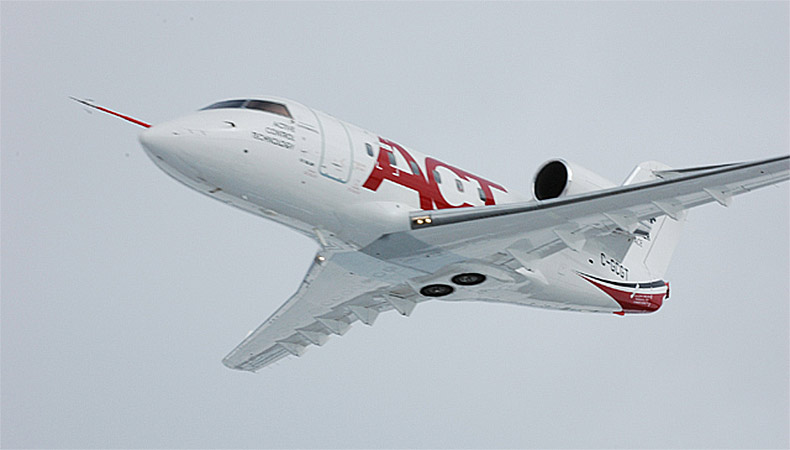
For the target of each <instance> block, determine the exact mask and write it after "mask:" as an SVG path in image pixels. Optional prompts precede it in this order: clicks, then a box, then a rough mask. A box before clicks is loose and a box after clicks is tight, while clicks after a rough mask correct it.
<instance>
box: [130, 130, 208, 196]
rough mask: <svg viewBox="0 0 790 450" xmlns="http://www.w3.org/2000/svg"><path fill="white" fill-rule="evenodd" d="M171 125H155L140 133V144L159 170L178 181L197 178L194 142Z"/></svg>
mask: <svg viewBox="0 0 790 450" xmlns="http://www.w3.org/2000/svg"><path fill="white" fill-rule="evenodd" d="M177 130H178V128H177V127H173V126H172V124H163V125H156V126H152V127H151V128H148V129H147V130H145V131H143V132H142V133H140V136H139V138H138V139H139V140H140V144H141V145H142V146H143V148H144V149H145V152H146V154H148V157H149V158H151V160H152V161H153V162H154V164H156V165H157V166H158V167H159V168H160V169H162V170H163V171H165V172H166V173H167V174H169V175H171V176H172V177H174V178H176V179H177V180H179V181H182V182H184V183H186V179H195V178H197V177H198V176H199V173H198V170H197V169H196V167H195V165H196V164H197V161H195V155H194V152H192V151H190V149H192V148H193V147H194V146H195V144H196V142H193V140H190V139H189V138H188V137H187V136H184V135H183V133H180V132H179V131H177Z"/></svg>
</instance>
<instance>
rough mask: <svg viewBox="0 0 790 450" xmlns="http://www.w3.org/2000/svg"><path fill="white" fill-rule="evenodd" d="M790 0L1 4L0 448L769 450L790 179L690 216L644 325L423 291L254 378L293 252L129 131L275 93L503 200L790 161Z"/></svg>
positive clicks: (777, 391)
mask: <svg viewBox="0 0 790 450" xmlns="http://www.w3.org/2000/svg"><path fill="white" fill-rule="evenodd" d="M788 16H789V11H788V3H787V2H774V3H752V2H750V3H735V2H727V3H713V2H706V3H678V2H672V3H664V2H651V3H622V2H613V3H577V4H554V3H551V4H549V3H429V4H424V3H330V4H325V3H320V4H319V3H222V4H214V3H186V4H182V3H170V2H168V3H149V2H145V3H143V2H140V3H60V2H59V3H12V2H5V1H4V2H2V5H0V28H1V29H2V31H0V33H1V34H0V37H1V38H2V41H1V42H2V54H1V55H0V56H1V58H0V61H1V64H2V65H1V67H0V69H1V73H0V75H1V81H2V95H1V97H0V98H1V100H2V102H1V103H2V109H1V110H0V114H1V119H2V128H1V129H0V133H1V135H0V137H1V140H0V148H1V150H2V153H1V155H2V159H1V161H0V162H1V164H2V165H1V168H2V172H1V176H0V182H1V185H0V187H1V188H2V199H1V205H2V230H1V231H2V253H1V254H2V261H1V264H2V272H1V273H2V280H1V281H2V283H1V284H0V286H2V291H1V293H0V294H1V295H2V304H1V307H2V309H1V310H0V320H2V324H1V325H2V326H1V327H0V330H1V333H2V334H1V335H0V337H1V339H2V342H1V343H2V349H1V351H0V355H2V361H1V363H2V370H1V372H0V375H1V378H0V380H1V384H0V388H1V391H0V394H1V397H0V405H2V411H0V412H1V413H2V414H1V418H2V419H1V420H2V421H1V422H0V426H1V428H0V445H2V447H4V448H12V447H39V448H40V447H48V448H60V447H169V448H173V447H212V448H214V447H242V448H243V447H266V448H270V447H300V448H304V447H432V448H444V447H481V448H494V447H511V448H513V447H515V448H531V447H540V448H545V447H623V448H631V447H662V448H663V447H758V448H765V447H781V448H786V447H788V446H790V438H789V437H788V428H789V427H788V423H790V417H789V412H788V408H789V404H788V402H789V400H788V399H789V398H790V392H789V389H788V380H789V379H790V369H789V367H790V361H789V359H790V356H788V355H790V344H789V342H790V336H789V335H788V328H789V327H788V322H789V317H790V314H789V312H788V303H789V300H790V298H789V297H790V287H789V286H788V278H790V276H789V275H788V274H789V271H790V269H789V268H788V260H789V259H790V258H789V257H788V254H789V253H790V242H789V241H788V235H789V234H790V233H789V232H788V228H789V227H788V223H789V220H788V215H789V212H788V210H790V208H789V207H788V205H789V204H790V200H789V198H790V196H789V193H790V189H789V188H788V184H787V183H785V184H783V185H782V186H780V187H771V188H767V189H762V190H759V191H756V192H753V193H750V194H747V195H744V196H740V197H737V198H735V201H734V203H733V205H732V206H731V207H729V208H722V207H720V206H719V205H716V204H712V205H708V206H705V207H702V208H699V209H697V210H694V211H692V213H691V214H690V217H689V222H688V224H687V226H686V230H685V234H684V237H683V239H682V241H681V244H680V246H679V248H678V250H677V251H676V253H675V257H674V260H673V264H672V265H670V269H669V273H668V274H667V279H668V280H670V282H671V283H672V297H671V298H670V299H669V300H668V301H667V302H666V303H665V305H664V307H663V308H662V309H661V310H660V311H659V312H657V313H655V314H652V315H647V316H636V317H634V316H631V317H617V316H614V315H593V314H581V313H565V312H552V311H544V310H538V309H532V308H526V307H516V306H508V305H491V304H482V303H466V304H452V303H443V302H438V301H437V302H428V303H424V304H420V305H419V306H418V307H417V309H416V310H415V311H414V313H413V314H412V316H411V317H409V318H404V317H401V316H399V315H398V314H396V313H392V312H390V313H387V314H383V315H382V316H381V317H379V319H378V321H377V322H376V324H375V326H373V327H366V326H364V325H361V324H357V325H355V326H354V327H353V328H352V329H351V330H350V331H349V332H348V333H347V334H346V335H345V336H343V337H336V338H333V339H330V341H329V342H328V343H327V344H326V345H325V346H324V347H322V348H320V349H316V348H313V349H310V351H308V352H307V353H306V354H305V355H304V356H303V357H301V358H298V359H297V358H289V359H286V360H284V361H282V362H280V363H278V364H276V365H274V366H272V367H271V368H267V369H265V370H262V371H261V372H259V373H258V374H248V373H241V372H237V371H232V370H229V369H227V368H225V367H224V366H223V365H222V364H221V362H220V361H221V359H222V357H223V356H225V355H226V354H227V353H228V352H229V351H230V350H231V349H233V348H234V347H235V346H236V345H237V344H238V343H239V342H240V341H241V340H242V339H243V338H244V336H245V335H246V333H247V332H248V331H249V330H250V329H253V328H255V327H257V326H258V325H259V324H260V323H261V322H262V321H263V320H264V319H265V318H266V317H268V316H269V315H270V314H271V313H272V312H273V311H274V310H275V309H276V308H277V307H278V306H279V305H280V304H281V303H282V302H284V301H285V300H286V299H287V298H288V297H289V296H290V295H291V293H292V292H293V291H294V290H295V289H296V287H297V286H298V284H299V282H300V281H301V279H302V276H303V275H304V272H305V270H306V269H307V267H308V265H309V264H310V261H311V259H312V256H313V254H314V252H315V250H316V244H315V243H313V242H312V241H310V240H308V239H307V238H305V237H302V236H300V235H299V234H297V233H295V232H293V231H291V230H289V229H287V228H285V227H283V226H280V225H276V224H274V223H270V222H267V221H266V220H264V219H261V218H258V217H255V216H252V215H248V214H246V213H243V212H241V211H238V210H235V209H232V208H229V207H227V206H225V205H223V204H221V203H220V202H216V201H213V200H211V199H209V198H207V197H205V196H203V195H199V194H197V193H195V192H193V191H190V190H189V189H187V188H185V187H184V186H182V185H179V184H178V183H176V182H174V181H173V180H172V179H170V178H169V177H168V176H167V175H165V174H164V173H162V172H161V171H160V170H159V169H157V168H156V167H155V166H154V164H152V163H151V161H149V160H148V158H147V157H146V156H145V154H144V153H143V151H142V149H141V147H140V145H139V143H138V142H137V134H138V133H139V131H140V129H139V128H138V127H135V126H134V125H131V124H129V123H126V122H123V121H120V120H117V119H115V118H112V117H109V116H106V115H103V114H100V113H93V114H88V113H86V111H85V110H84V108H82V107H81V106H79V105H77V104H76V103H74V102H71V101H70V100H68V96H70V95H73V96H78V97H86V98H92V99H94V100H95V101H97V102H99V103H101V104H103V105H106V106H108V107H111V108H115V109H118V110H120V111H123V112H125V113H128V114H130V115H133V116H135V117H138V118H140V119H142V120H145V121H149V122H153V123H156V122H160V121H164V120H168V119H171V118H174V117H178V116H180V115H183V114H185V113H189V112H190V111H193V110H195V109H198V108H200V107H202V106H205V105H207V104H209V103H211V102H213V101H216V100H218V99H222V98H227V97H233V96H237V95H241V96H245V97H246V96H254V95H265V94H271V95H277V96H282V97H287V98H292V99H294V100H297V101H300V102H302V103H304V104H307V105H309V106H312V107H314V108H317V109H319V110H323V111H326V112H328V113H330V114H333V115H335V116H337V117H339V118H342V119H344V120H346V121H348V122H351V123H354V124H356V125H359V126H361V127H363V128H366V129H369V130H371V131H373V132H376V133H378V134H380V135H382V136H385V137H387V138H390V139H393V140H395V141H398V142H400V143H402V144H404V145H407V146H410V147H412V148H414V149H416V150H418V151H421V152H424V153H428V154H431V155H434V156H437V157H439V159H441V160H446V161H448V162H451V163H454V164H456V165H458V166H460V167H464V168H467V169H469V170H471V171H473V172H475V173H479V174H480V175H481V176H484V177H486V178H489V179H492V180H496V181H497V182H500V183H502V184H505V185H507V186H509V187H510V188H512V189H515V190H522V191H524V192H528V191H529V182H530V179H531V177H532V175H533V173H534V171H535V170H536V169H537V167H538V166H539V165H540V164H541V163H542V162H543V161H545V160H547V159H549V158H553V157H563V158H566V159H568V160H571V161H574V162H576V163H578V164H581V165H582V166H585V167H587V168H589V169H590V170H593V171H595V172H597V173H599V174H601V175H602V176H605V177H607V178H610V179H612V180H613V181H615V182H618V183H619V182H621V181H622V180H623V178H624V177H625V176H626V175H627V174H628V172H629V171H630V170H631V169H632V168H633V167H634V166H635V165H636V164H638V163H639V162H641V161H645V160H651V159H655V160H660V161H663V162H665V163H667V164H669V165H671V166H675V167H687V166H696V165H701V164H713V163H725V162H734V161H744V160H752V159H759V158H767V157H772V156H776V155H782V154H787V153H788V151H789V150H788V149H789V148H790V144H789V143H788V135H789V134H790V133H789V131H788V123H790V117H789V116H788V111H789V110H790V99H789V98H790V91H789V89H788V79H790V73H788V72H789V71H788V67H790V63H789V61H788V55H789V54H790V50H789V49H788V42H790V36H789V34H788V29H789V28H790V27H789V26H788Z"/></svg>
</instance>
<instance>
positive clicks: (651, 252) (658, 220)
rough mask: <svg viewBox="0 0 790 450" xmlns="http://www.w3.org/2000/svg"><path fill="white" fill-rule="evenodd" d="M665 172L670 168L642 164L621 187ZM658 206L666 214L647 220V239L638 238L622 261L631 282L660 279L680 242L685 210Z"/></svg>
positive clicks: (661, 165)
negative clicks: (627, 270)
mask: <svg viewBox="0 0 790 450" xmlns="http://www.w3.org/2000/svg"><path fill="white" fill-rule="evenodd" d="M667 169H670V167H668V166H667V165H665V164H662V163H659V162H656V161H647V162H643V163H642V164H639V165H638V166H636V167H635V168H634V170H633V171H632V172H631V174H630V175H628V177H627V178H626V179H625V181H624V182H623V186H627V185H632V184H638V183H644V182H646V181H651V180H655V179H657V178H658V177H656V176H655V174H654V172H655V171H660V170H667ZM658 206H659V208H660V209H662V210H663V211H664V212H665V213H666V214H665V215H661V216H658V217H655V218H654V219H652V220H650V221H649V222H650V223H649V225H650V234H649V236H648V237H647V238H637V240H636V242H634V243H633V244H632V245H631V246H630V248H629V249H628V253H627V254H626V256H625V258H624V260H623V263H624V264H626V265H627V266H629V267H630V270H632V271H633V279H640V280H642V279H644V280H657V279H662V278H663V277H664V274H665V273H666V271H667V267H668V266H669V260H670V259H671V258H672V253H673V252H674V251H675V247H676V246H677V244H678V241H679V240H680V233H681V230H682V228H683V222H684V221H685V219H686V211H684V210H675V209H674V208H673V207H672V206H671V205H658ZM662 206H663V207H662Z"/></svg>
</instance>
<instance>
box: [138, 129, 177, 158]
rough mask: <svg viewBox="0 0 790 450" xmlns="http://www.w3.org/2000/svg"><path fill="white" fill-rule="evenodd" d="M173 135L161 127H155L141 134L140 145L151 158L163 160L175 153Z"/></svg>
mask: <svg viewBox="0 0 790 450" xmlns="http://www.w3.org/2000/svg"><path fill="white" fill-rule="evenodd" d="M173 137H174V136H173V133H172V132H167V131H165V129H164V128H162V127H161V126H153V127H150V128H148V129H146V130H144V131H143V132H142V133H140V137H139V139H140V144H142V146H143V148H144V149H145V151H146V153H148V154H149V156H151V157H159V159H163V158H164V157H165V156H166V155H170V154H172V153H173V151H174V148H173V147H174V142H173Z"/></svg>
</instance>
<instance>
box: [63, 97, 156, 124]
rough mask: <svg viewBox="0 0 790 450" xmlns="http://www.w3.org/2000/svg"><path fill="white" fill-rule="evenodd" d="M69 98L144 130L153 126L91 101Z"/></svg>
mask: <svg viewBox="0 0 790 450" xmlns="http://www.w3.org/2000/svg"><path fill="white" fill-rule="evenodd" d="M69 98H70V99H72V100H74V101H75V102H77V103H81V104H83V105H85V106H87V107H89V108H93V109H98V110H99V111H101V112H105V113H107V114H110V115H113V116H115V117H120V118H121V119H123V120H126V121H129V122H132V123H133V124H135V125H140V126H141V127H143V128H151V124H150V123H145V122H143V121H142V120H137V119H135V118H134V117H130V116H127V115H124V114H121V113H118V112H115V111H112V110H109V109H107V108H105V107H103V106H99V105H97V104H94V103H92V102H91V101H89V100H82V99H79V98H76V97H69Z"/></svg>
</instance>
